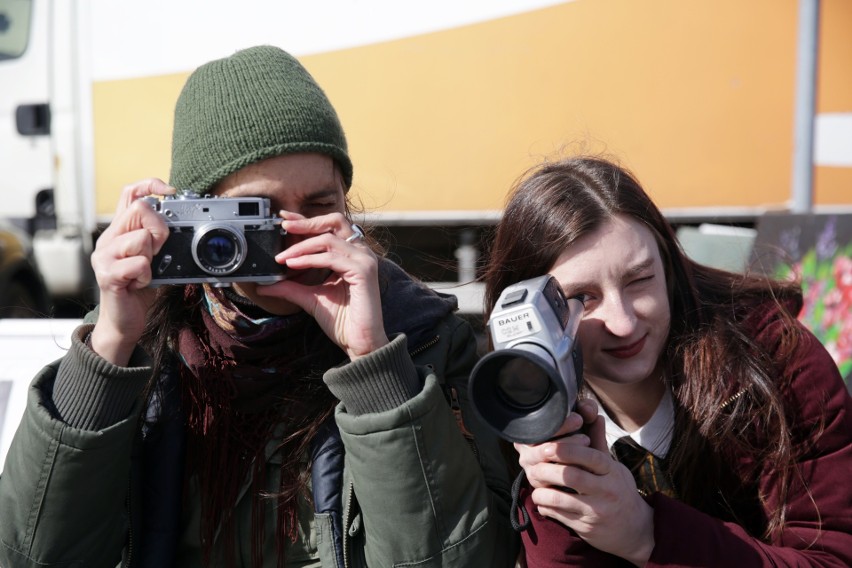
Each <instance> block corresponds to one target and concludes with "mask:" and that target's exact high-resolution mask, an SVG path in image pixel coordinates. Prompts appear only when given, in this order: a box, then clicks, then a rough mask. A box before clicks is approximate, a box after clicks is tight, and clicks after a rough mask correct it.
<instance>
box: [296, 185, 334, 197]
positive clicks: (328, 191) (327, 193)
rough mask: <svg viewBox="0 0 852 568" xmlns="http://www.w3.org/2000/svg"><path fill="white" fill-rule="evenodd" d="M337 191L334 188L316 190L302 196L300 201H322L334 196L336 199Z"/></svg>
mask: <svg viewBox="0 0 852 568" xmlns="http://www.w3.org/2000/svg"><path fill="white" fill-rule="evenodd" d="M337 195H338V191H337V188H336V187H328V188H324V189H318V190H316V191H311V192H308V193H306V194H305V195H304V196H302V199H322V198H324V197H329V196H334V197H337Z"/></svg>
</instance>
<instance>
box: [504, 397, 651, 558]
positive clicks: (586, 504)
mask: <svg viewBox="0 0 852 568" xmlns="http://www.w3.org/2000/svg"><path fill="white" fill-rule="evenodd" d="M580 404H581V405H582V406H581V407H579V408H578V410H577V414H579V415H580V416H582V418H583V420H582V422H585V423H586V424H587V425H588V428H587V430H586V432H587V433H588V436H586V434H581V433H576V434H573V435H563V437H561V438H556V439H554V440H550V441H548V442H544V443H542V444H537V445H525V444H515V449H516V450H517V451H518V453H519V454H520V460H519V462H520V465H521V466H522V467H523V468H524V471H525V472H526V474H527V479H528V480H529V482H530V485H531V486H532V487H533V492H532V501H533V503H534V504H535V505H536V506H537V509H538V512H539V513H540V514H541V515H542V516H545V517H549V518H551V519H555V520H557V521H559V522H560V523H562V524H564V525H566V526H567V527H569V528H571V529H573V530H574V531H575V532H576V533H577V535H578V536H580V538H582V539H583V540H585V541H586V542H588V543H589V544H591V545H592V546H594V547H595V548H597V549H598V550H603V551H605V552H609V553H611V554H614V555H616V556H619V557H621V558H624V559H626V560H629V561H630V562H633V563H634V564H636V565H637V566H642V565H644V564H645V563H646V562H647V560H648V558H649V557H650V555H651V551H652V550H653V548H654V510H653V509H652V508H651V506H650V505H648V503H646V502H645V500H644V499H643V498H642V497H641V496H640V495H639V493H638V492H637V490H636V482H635V481H634V479H633V475H632V474H631V473H630V471H628V469H627V468H626V467H625V466H623V465H622V464H621V463H619V462H617V461H616V460H614V459H613V458H612V456H610V454H609V451H608V450H607V447H606V442H605V440H604V435H603V420H602V419H599V418H597V410H596V409H597V405H595V404H594V402H592V401H589V400H584V401H581V403H580ZM592 411H594V416H595V418H594V419H591V416H592ZM577 414H575V413H572V414H571V415H569V416H568V418H567V419H566V421H565V425H564V426H563V428H562V430H560V432H563V433H564V432H572V431H575V430H577V429H579V425H580V424H581V423H582V422H581V421H580V420H579V419H578V417H577ZM566 487H570V488H571V489H573V490H574V491H576V493H568V492H566V491H565V490H564V489H565V488H566Z"/></svg>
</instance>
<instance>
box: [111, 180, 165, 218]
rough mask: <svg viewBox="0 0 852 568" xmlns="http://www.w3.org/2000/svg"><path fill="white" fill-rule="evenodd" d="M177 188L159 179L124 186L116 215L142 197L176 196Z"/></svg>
mask: <svg viewBox="0 0 852 568" xmlns="http://www.w3.org/2000/svg"><path fill="white" fill-rule="evenodd" d="M175 191H176V190H175V188H174V187H172V186H170V185H169V184H167V183H166V182H164V181H163V180H161V179H158V178H149V179H144V180H140V181H137V182H135V183H132V184H130V185H126V186H124V188H123V189H122V190H121V195H120V196H119V198H118V206H117V208H116V211H115V212H116V215H118V214H120V213H121V212H123V211H125V210H126V209H127V208H128V207H130V204H131V203H133V202H134V201H136V200H137V199H139V198H140V197H147V196H149V195H174V193H175Z"/></svg>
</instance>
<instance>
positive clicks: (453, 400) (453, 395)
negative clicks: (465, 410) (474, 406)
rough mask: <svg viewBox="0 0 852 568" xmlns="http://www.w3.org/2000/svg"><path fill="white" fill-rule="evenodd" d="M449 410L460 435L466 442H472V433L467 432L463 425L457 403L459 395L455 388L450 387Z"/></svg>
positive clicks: (459, 407) (459, 405)
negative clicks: (454, 418)
mask: <svg viewBox="0 0 852 568" xmlns="http://www.w3.org/2000/svg"><path fill="white" fill-rule="evenodd" d="M450 410H452V411H453V416H455V417H456V423H457V424H458V426H459V430H461V433H462V435H463V436H464V437H465V438H467V439H468V440H473V433H472V432H471V431H470V430H468V429H467V426H465V424H464V418H463V417H462V410H461V404H460V403H459V393H458V391H457V390H456V387H450Z"/></svg>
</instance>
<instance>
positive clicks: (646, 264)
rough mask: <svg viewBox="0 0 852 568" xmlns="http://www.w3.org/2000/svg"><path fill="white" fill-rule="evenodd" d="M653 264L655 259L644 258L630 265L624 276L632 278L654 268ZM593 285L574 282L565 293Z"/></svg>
mask: <svg viewBox="0 0 852 568" xmlns="http://www.w3.org/2000/svg"><path fill="white" fill-rule="evenodd" d="M653 266H654V259H653V258H651V257H649V258H646V259H645V260H643V261H641V262H639V263H637V264H634V265H632V266H629V267H628V268H627V270H625V271H624V275H623V276H624V277H625V278H626V279H628V280H629V279H631V278H635V277H636V276H638V275H639V274H641V273H642V272H644V271H646V270H648V269H649V268H652V267H653ZM593 285H594V283H593V282H574V283H572V284H571V286H570V288H569V289H566V290H565V293H566V294H570V293H571V292H570V291H571V290H583V289H586V288H591V287H592V286H593Z"/></svg>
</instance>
